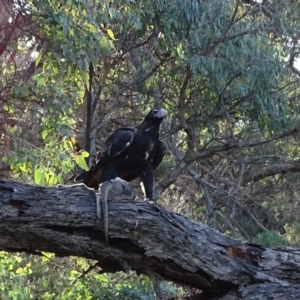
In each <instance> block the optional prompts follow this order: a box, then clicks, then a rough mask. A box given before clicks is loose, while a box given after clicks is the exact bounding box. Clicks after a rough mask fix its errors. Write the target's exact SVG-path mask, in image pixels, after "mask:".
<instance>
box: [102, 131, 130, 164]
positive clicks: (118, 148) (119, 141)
mask: <svg viewBox="0 0 300 300" xmlns="http://www.w3.org/2000/svg"><path fill="white" fill-rule="evenodd" d="M134 133H135V128H130V127H124V128H120V129H118V130H116V131H115V132H114V133H113V134H112V135H111V136H110V137H108V139H107V140H106V141H105V143H104V146H105V149H104V151H103V152H102V153H101V154H100V157H99V159H101V160H105V159H111V158H114V157H115V156H117V155H119V154H120V153H122V152H123V151H124V150H125V149H126V148H128V147H129V146H130V145H131V144H132V142H133V140H134Z"/></svg>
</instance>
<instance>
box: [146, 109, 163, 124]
mask: <svg viewBox="0 0 300 300" xmlns="http://www.w3.org/2000/svg"><path fill="white" fill-rule="evenodd" d="M167 115H168V113H167V111H166V110H165V109H163V108H161V107H154V108H152V109H151V110H150V112H149V113H148V115H147V116H146V118H145V120H146V121H150V120H160V121H162V120H163V119H164V118H165V117H166V116H167Z"/></svg>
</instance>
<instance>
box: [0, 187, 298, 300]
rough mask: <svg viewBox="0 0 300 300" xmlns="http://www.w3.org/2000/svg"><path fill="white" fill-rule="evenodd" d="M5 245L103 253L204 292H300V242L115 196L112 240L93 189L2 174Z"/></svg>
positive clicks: (246, 295)
mask: <svg viewBox="0 0 300 300" xmlns="http://www.w3.org/2000/svg"><path fill="white" fill-rule="evenodd" d="M0 195H1V196H0V236H1V238H0V250H5V251H13V252H19V251H25V252H29V253H35V254H39V252H40V251H47V252H53V253H55V254H56V255H57V256H69V255H75V256H81V257H86V258H90V259H95V260H98V261H99V265H100V266H101V268H102V272H116V271H120V270H125V271H127V270H129V269H132V270H136V271H137V273H139V274H140V273H144V274H146V275H148V276H151V277H152V278H153V277H156V278H159V279H165V280H171V281H173V282H176V283H179V284H182V285H188V286H190V287H194V288H197V289H200V290H202V293H201V294H200V295H199V297H201V298H199V299H226V300H228V299H230V300H231V299H280V300H283V299H300V287H299V286H298V285H299V283H300V249H292V248H276V249H270V248H264V247H262V246H259V245H254V244H250V243H247V242H244V241H241V240H235V239H232V238H230V237H227V236H224V235H222V234H220V233H218V232H216V231H214V230H212V229H210V228H209V227H206V226H204V225H202V224H200V223H197V222H194V221H191V220H189V219H187V218H185V217H184V216H182V215H178V214H175V213H170V212H168V211H166V210H165V209H164V208H163V207H161V206H159V205H156V204H155V205H152V204H149V203H147V202H138V201H129V200H124V201H110V202H109V204H108V209H109V245H107V244H106V243H105V239H104V231H103V229H104V227H103V220H97V218H96V201H95V195H94V193H93V191H92V190H90V189H87V188H85V187H84V186H82V185H73V186H70V187H64V186H59V187H55V188H44V187H38V186H30V185H25V184H20V183H15V182H4V181H0ZM270 297H271V298H270Z"/></svg>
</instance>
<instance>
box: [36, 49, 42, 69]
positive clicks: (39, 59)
mask: <svg viewBox="0 0 300 300" xmlns="http://www.w3.org/2000/svg"><path fill="white" fill-rule="evenodd" d="M42 56H43V53H42V52H40V53H39V55H38V56H37V58H36V60H35V65H36V66H37V65H38V64H39V62H40V61H41V58H42Z"/></svg>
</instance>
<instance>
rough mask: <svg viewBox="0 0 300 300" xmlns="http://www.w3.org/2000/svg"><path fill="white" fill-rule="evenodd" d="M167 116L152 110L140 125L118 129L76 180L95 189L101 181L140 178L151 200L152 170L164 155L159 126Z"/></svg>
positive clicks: (159, 109)
mask: <svg viewBox="0 0 300 300" xmlns="http://www.w3.org/2000/svg"><path fill="white" fill-rule="evenodd" d="M166 116H167V111H166V110H164V109H163V108H160V107H155V108H153V109H151V110H150V112H149V113H148V114H147V115H146V117H145V118H144V120H143V121H142V122H141V123H140V124H139V125H137V126H135V127H123V128H119V129H117V130H116V131H115V132H114V133H113V134H112V135H111V136H109V137H108V138H107V140H106V141H105V143H104V150H103V151H100V152H98V154H97V156H96V158H95V159H94V161H93V164H92V167H91V168H90V170H88V171H85V172H83V173H81V174H80V175H78V176H77V177H76V178H75V181H82V182H83V183H84V184H85V185H86V186H88V187H90V188H94V189H98V188H99V185H100V184H101V183H102V182H104V181H107V180H111V179H115V178H116V177H120V178H121V179H123V180H126V181H127V182H129V181H132V180H134V179H136V178H138V177H140V179H141V186H142V190H143V192H144V195H145V199H147V200H149V201H153V171H154V170H155V169H156V168H157V167H158V165H159V164H160V163H161V161H162V159H163V157H164V155H165V152H166V146H165V144H164V143H163V142H162V141H160V140H159V127H160V124H161V122H162V120H163V119H164V118H165V117H166Z"/></svg>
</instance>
